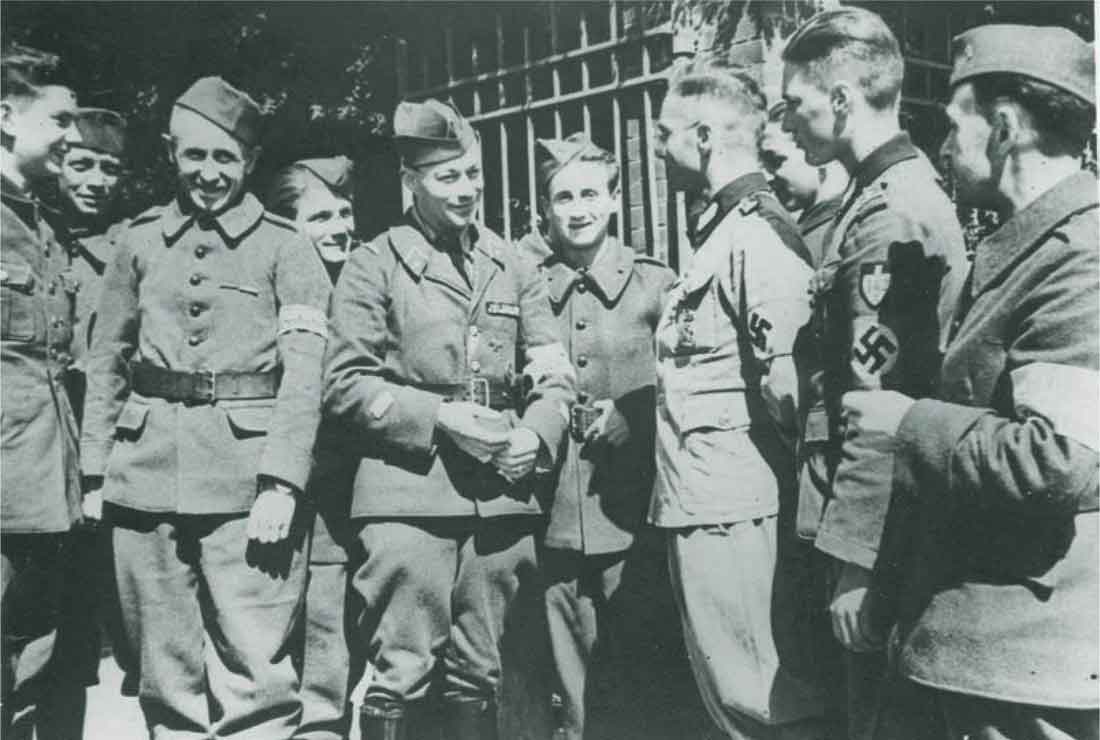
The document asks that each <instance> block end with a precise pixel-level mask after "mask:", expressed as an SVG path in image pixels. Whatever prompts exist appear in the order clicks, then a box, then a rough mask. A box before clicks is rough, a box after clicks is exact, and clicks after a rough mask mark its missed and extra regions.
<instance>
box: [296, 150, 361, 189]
mask: <svg viewBox="0 0 1100 740" xmlns="http://www.w3.org/2000/svg"><path fill="white" fill-rule="evenodd" d="M294 164H295V165H297V166H298V167H301V168H302V169H306V170H309V171H310V172H312V173H313V174H314V175H316V176H317V179H318V180H320V181H321V182H323V183H324V184H325V185H328V186H329V187H330V188H332V189H333V190H344V189H345V188H347V187H348V183H349V182H350V181H351V171H352V169H353V167H354V165H353V164H352V161H351V160H350V159H348V158H347V157H345V156H344V155H342V154H341V155H340V156H337V157H319V158H315V159H300V160H298V161H297V162H295V163H294Z"/></svg>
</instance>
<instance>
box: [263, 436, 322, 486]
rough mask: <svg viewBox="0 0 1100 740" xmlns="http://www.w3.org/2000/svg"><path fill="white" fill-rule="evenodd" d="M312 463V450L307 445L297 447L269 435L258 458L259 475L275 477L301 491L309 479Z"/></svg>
mask: <svg viewBox="0 0 1100 740" xmlns="http://www.w3.org/2000/svg"><path fill="white" fill-rule="evenodd" d="M312 465H313V455H312V450H310V449H309V448H308V447H305V448H303V447H299V446H297V445H294V444H291V443H290V442H287V441H286V440H281V439H279V438H278V437H274V438H271V437H269V438H268V441H267V446H266V447H265V448H264V454H263V457H262V458H261V460H260V475H266V476H268V477H269V478H277V479H278V480H281V481H283V482H284V483H289V484H290V485H292V486H294V488H295V489H297V491H302V490H305V487H306V481H308V480H309V470H310V468H311V467H312Z"/></svg>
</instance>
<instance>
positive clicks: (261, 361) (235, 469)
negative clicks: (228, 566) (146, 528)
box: [82, 195, 329, 514]
mask: <svg viewBox="0 0 1100 740" xmlns="http://www.w3.org/2000/svg"><path fill="white" fill-rule="evenodd" d="M328 292H329V285H328V278H327V277H326V275H325V272H324V268H323V267H321V263H320V260H318V259H317V255H316V253H315V252H314V250H313V247H312V246H311V245H310V244H309V242H308V241H306V239H305V238H304V237H303V236H301V234H299V232H298V231H297V230H296V228H295V227H294V225H293V223H292V222H290V221H287V220H286V219H283V218H281V217H279V216H275V215H273V214H271V213H268V212H266V211H264V209H263V206H261V205H260V203H259V201H258V200H256V199H255V197H253V196H252V195H245V196H244V198H243V199H242V200H241V201H240V202H239V203H238V204H237V205H235V206H233V207H232V208H230V209H228V210H227V211H225V212H223V213H221V214H220V215H218V216H217V217H210V216H207V215H204V214H196V213H194V212H193V211H192V209H190V208H189V207H187V206H186V205H184V204H182V203H181V201H179V200H177V201H174V202H172V203H169V204H168V205H166V206H162V207H157V208H153V209H151V210H149V211H147V212H145V213H144V214H142V215H141V216H138V217H137V218H135V219H134V220H133V222H132V223H131V224H130V225H129V227H128V228H127V229H126V232H125V234H124V235H123V236H122V238H121V239H120V240H119V244H118V247H117V250H116V254H115V257H114V259H113V261H112V263H111V265H110V267H108V269H107V273H106V275H105V277H104V282H103V288H102V292H101V294H100V300H99V303H98V307H97V309H96V313H97V319H96V324H97V325H96V330H95V334H94V336H93V342H92V347H91V349H90V352H89V356H88V361H87V376H88V391H87V402H86V405H85V415H84V416H85V418H84V429H83V437H82V452H83V455H84V471H85V473H87V474H90V475H101V474H106V482H105V487H104V496H105V499H106V500H107V501H111V502H113V503H116V504H119V505H122V506H126V507H130V508H133V509H139V510H142V511H168V512H179V513H186V514H212V513H235V512H242V511H247V510H248V509H249V508H250V507H251V505H252V502H253V500H254V498H255V495H256V488H257V483H256V478H257V476H258V475H266V476H270V477H273V478H277V479H279V480H282V481H285V482H286V483H289V484H291V485H293V486H295V487H297V488H302V487H303V486H304V485H305V483H306V479H307V477H308V475H309V469H310V464H311V450H312V448H313V442H314V437H315V435H316V431H317V424H318V421H319V418H320V394H321V388H320V381H321V358H322V355H323V353H324V345H325V338H326V335H327V329H326V321H325V314H324V311H325V306H326V300H327V297H328ZM130 360H134V361H140V362H144V363H149V364H152V365H155V366H158V367H161V368H166V369H170V370H176V371H184V372H197V371H212V372H213V374H214V377H213V382H214V384H215V386H216V383H217V374H218V373H225V372H241V373H255V372H266V371H275V372H277V373H279V374H281V381H280V383H279V385H278V391H277V394H276V396H275V397H274V398H258V399H249V400H245V399H237V400H219V401H215V402H212V403H211V402H206V403H195V402H190V401H188V402H178V401H170V400H167V399H165V398H156V397H147V396H143V395H141V394H139V393H137V392H136V391H134V390H133V389H132V387H131V382H130V374H129V372H128V370H127V362H128V361H130Z"/></svg>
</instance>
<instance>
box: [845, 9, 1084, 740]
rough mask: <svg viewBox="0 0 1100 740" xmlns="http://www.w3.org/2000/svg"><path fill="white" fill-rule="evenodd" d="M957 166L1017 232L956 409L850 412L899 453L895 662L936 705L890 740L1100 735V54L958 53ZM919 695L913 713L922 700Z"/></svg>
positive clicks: (951, 158)
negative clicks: (1091, 164)
mask: <svg viewBox="0 0 1100 740" xmlns="http://www.w3.org/2000/svg"><path fill="white" fill-rule="evenodd" d="M950 82H951V86H952V91H951V100H950V103H949V105H948V106H947V116H948V118H949V119H950V122H951V128H950V133H949V134H948V137H947V140H946V141H945V142H944V145H943V148H942V149H941V156H942V157H943V158H944V160H945V163H946V164H947V165H948V166H950V168H951V169H952V171H953V173H954V175H955V181H956V183H957V187H958V194H959V198H960V200H961V201H964V202H966V203H967V204H968V205H973V206H977V207H981V208H989V209H995V210H996V211H998V212H999V214H1000V216H1001V219H1002V223H1001V225H1000V227H999V228H998V229H997V230H996V231H995V232H993V233H992V234H991V235H989V236H988V237H986V238H985V239H984V240H983V241H982V242H981V243H979V244H978V246H977V248H976V250H975V255H974V262H973V266H972V269H971V272H970V275H969V277H968V278H967V281H966V287H965V290H964V292H963V294H962V296H961V298H960V300H959V304H958V306H957V308H956V310H955V314H954V318H953V320H952V323H951V329H950V336H949V339H948V345H947V354H946V356H945V357H944V360H943V368H942V372H941V375H940V379H939V384H938V387H937V389H936V393H935V396H934V397H932V398H924V399H919V400H915V399H913V398H910V397H908V396H905V395H902V394H901V393H898V392H896V391H886V390H873V391H862V392H851V393H848V394H846V395H845V396H844V410H845V414H846V418H847V422H848V433H849V434H850V435H853V436H855V437H857V438H858V437H859V436H862V435H866V434H882V435H886V436H887V437H889V438H890V439H891V441H892V443H893V444H894V445H895V448H896V450H897V452H896V455H895V470H894V476H895V481H896V484H895V490H894V494H893V496H894V502H893V504H892V506H891V510H890V514H889V518H888V520H887V524H886V530H885V532H884V534H883V544H882V550H881V554H880V560H881V561H882V563H883V566H889V567H883V566H880V571H881V572H880V573H878V574H877V575H878V577H879V579H880V583H879V584H877V585H878V587H879V588H880V589H883V590H885V589H889V590H890V591H891V592H893V593H896V595H897V599H898V602H899V604H898V607H897V616H898V629H897V632H896V636H897V640H896V641H895V643H894V647H895V648H896V654H895V658H896V663H897V665H898V666H899V669H900V671H901V673H902V675H904V676H905V677H907V678H908V679H909V681H910V682H911V683H910V684H909V686H908V689H910V690H912V691H915V692H916V696H917V697H919V699H918V700H917V701H910V702H909V703H910V704H915V705H916V706H918V707H921V708H922V711H920V712H917V713H912V712H910V711H902V710H905V709H906V703H905V702H897V703H891V704H889V705H887V711H886V712H885V717H886V719H887V720H889V722H890V723H891V724H890V725H889V726H888V727H886V728H882V730H883V732H884V733H885V734H882V735H881V736H882V737H898V738H919V737H935V738H948V739H950V740H962V739H963V738H981V739H982V740H986V739H992V738H998V739H1001V738H1003V739H1005V740H1022V739H1023V738H1028V739H1029V740H1030V739H1032V738H1069V737H1072V738H1081V739H1086V740H1087V739H1088V738H1096V737H1097V736H1098V732H1100V716H1098V715H1100V712H1098V706H1100V695H1098V692H1097V688H1098V685H1100V681H1098V679H1097V674H1098V669H1097V661H1098V658H1097V651H1098V647H1100V618H1098V617H1100V615H1098V613H1097V604H1098V603H1100V583H1098V581H1100V578H1098V570H1100V568H1098V561H1097V554H1098V551H1100V524H1098V522H1100V515H1098V514H1097V509H1098V508H1100V485H1098V482H1097V470H1098V468H1100V454H1098V449H1100V427H1098V419H1100V404H1098V400H1097V387H1098V386H1100V317H1098V315H1097V311H1096V306H1097V302H1098V300H1100V257H1098V253H1097V247H1096V245H1097V241H1098V238H1100V234H1098V232H1100V225H1098V221H1097V219H1098V214H1100V204H1098V201H1097V191H1096V178H1095V176H1094V175H1092V173H1090V172H1087V171H1081V165H1080V162H1081V154H1082V152H1083V150H1084V148H1085V147H1086V145H1087V142H1088V139H1089V136H1090V135H1091V132H1092V131H1093V128H1094V125H1095V122H1096V97H1095V94H1096V93H1095V85H1096V72H1095V58H1094V55H1093V47H1092V45H1091V44H1088V43H1086V42H1085V41H1084V40H1082V39H1081V38H1080V37H1078V36H1077V35H1076V34H1074V33H1072V32H1071V31H1069V30H1067V29H1064V28H1057V27H1045V28H1041V27H1034V26H1016V25H988V26H979V27H977V28H974V29H972V30H970V31H967V32H966V33H964V34H962V35H961V36H959V37H957V38H956V39H955V50H954V68H953V70H952V74H951V80H950ZM900 698H902V699H906V698H910V697H907V696H906V694H905V693H904V692H902V693H901V695H900Z"/></svg>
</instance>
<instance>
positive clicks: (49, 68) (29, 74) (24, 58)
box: [0, 44, 64, 98]
mask: <svg viewBox="0 0 1100 740" xmlns="http://www.w3.org/2000/svg"><path fill="white" fill-rule="evenodd" d="M60 68H61V58H60V57H59V56H57V55H56V54H50V53H49V52H45V51H39V50H38V49H32V48H30V47H29V46H21V45H19V44H11V45H10V46H7V47H5V48H4V49H3V51H0V98H14V97H22V98H35V97H38V93H39V90H40V89H41V88H43V87H47V86H49V85H60V84H64V83H62V82H61V81H60V79H59V78H60Z"/></svg>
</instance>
